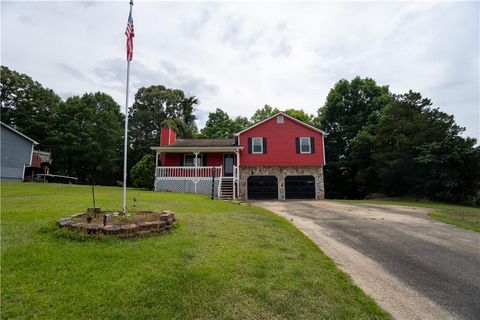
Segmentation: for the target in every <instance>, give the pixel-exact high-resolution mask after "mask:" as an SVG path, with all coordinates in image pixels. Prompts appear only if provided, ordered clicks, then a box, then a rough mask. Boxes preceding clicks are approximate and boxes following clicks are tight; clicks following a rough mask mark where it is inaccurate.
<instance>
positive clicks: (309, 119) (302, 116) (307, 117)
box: [284, 108, 313, 125]
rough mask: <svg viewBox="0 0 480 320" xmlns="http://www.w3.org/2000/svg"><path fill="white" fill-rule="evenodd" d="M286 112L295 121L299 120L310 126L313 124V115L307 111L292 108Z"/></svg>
mask: <svg viewBox="0 0 480 320" xmlns="http://www.w3.org/2000/svg"><path fill="white" fill-rule="evenodd" d="M284 112H285V113H286V114H288V115H289V116H291V117H294V118H295V119H298V120H300V121H303V122H305V123H308V124H310V125H312V124H313V115H311V114H308V113H306V112H305V111H303V109H292V108H290V109H286V110H285V111H284Z"/></svg>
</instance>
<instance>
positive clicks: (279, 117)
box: [277, 114, 285, 124]
mask: <svg viewBox="0 0 480 320" xmlns="http://www.w3.org/2000/svg"><path fill="white" fill-rule="evenodd" d="M277 123H278V124H283V123H285V118H284V117H283V115H281V114H279V115H277Z"/></svg>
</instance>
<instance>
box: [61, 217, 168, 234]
mask: <svg viewBox="0 0 480 320" xmlns="http://www.w3.org/2000/svg"><path fill="white" fill-rule="evenodd" d="M107 213H108V212H103V213H100V214H99V215H100V216H103V215H104V214H107ZM155 213H157V214H158V212H151V214H155ZM87 215H89V213H88V212H80V213H77V214H74V215H73V216H71V217H70V218H62V219H60V220H58V221H57V225H58V226H59V227H60V228H67V229H71V230H77V231H81V232H86V233H87V234H90V235H94V236H97V237H102V236H117V237H120V238H132V237H142V236H146V235H151V234H166V233H169V232H170V229H171V228H172V227H173V225H174V224H175V223H176V221H177V219H176V218H175V214H174V213H173V212H172V211H163V213H162V214H161V215H160V218H159V219H157V220H153V221H142V222H133V221H132V222H129V223H123V224H114V223H111V222H109V223H107V224H106V225H103V223H98V222H92V223H88V222H86V221H75V219H76V218H77V219H78V218H83V217H85V216H87Z"/></svg>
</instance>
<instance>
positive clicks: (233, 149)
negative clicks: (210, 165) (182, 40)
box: [150, 146, 243, 153]
mask: <svg viewBox="0 0 480 320" xmlns="http://www.w3.org/2000/svg"><path fill="white" fill-rule="evenodd" d="M150 149H152V150H155V151H157V152H163V153H179V152H180V153H187V152H191V153H195V152H205V153H207V152H210V153H211V152H236V151H240V150H243V146H231V147H175V146H169V147H168V146H164V147H151V148H150Z"/></svg>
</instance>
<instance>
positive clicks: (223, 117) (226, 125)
mask: <svg viewBox="0 0 480 320" xmlns="http://www.w3.org/2000/svg"><path fill="white" fill-rule="evenodd" d="M249 125H250V122H249V121H248V119H247V118H245V117H240V116H239V117H236V118H235V119H233V120H232V119H230V116H229V115H228V114H227V113H226V112H225V111H223V110H222V109H220V108H217V109H216V110H215V111H214V112H210V113H209V114H208V120H207V122H206V124H205V127H204V128H203V129H202V131H201V132H200V134H199V135H198V137H199V138H210V139H218V138H224V139H226V138H232V137H233V135H234V134H235V133H237V132H240V131H242V130H243V129H245V128H247V127H248V126H249Z"/></svg>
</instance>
